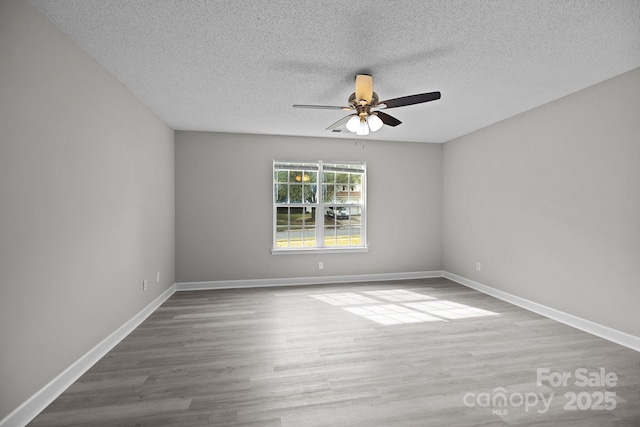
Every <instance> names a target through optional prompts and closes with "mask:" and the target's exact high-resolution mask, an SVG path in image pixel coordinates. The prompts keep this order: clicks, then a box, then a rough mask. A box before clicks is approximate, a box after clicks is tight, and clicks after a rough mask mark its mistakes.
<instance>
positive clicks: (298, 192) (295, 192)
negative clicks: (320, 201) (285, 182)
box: [289, 184, 302, 203]
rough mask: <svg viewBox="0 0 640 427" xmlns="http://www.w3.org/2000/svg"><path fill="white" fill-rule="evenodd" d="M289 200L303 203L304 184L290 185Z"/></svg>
mask: <svg viewBox="0 0 640 427" xmlns="http://www.w3.org/2000/svg"><path fill="white" fill-rule="evenodd" d="M289 202H290V203H302V184H291V185H290V186H289Z"/></svg>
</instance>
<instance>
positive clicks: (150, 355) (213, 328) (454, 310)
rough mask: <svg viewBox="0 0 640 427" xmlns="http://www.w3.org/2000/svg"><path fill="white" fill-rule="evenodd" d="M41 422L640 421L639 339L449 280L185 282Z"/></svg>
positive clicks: (297, 425) (301, 426) (295, 425)
mask: <svg viewBox="0 0 640 427" xmlns="http://www.w3.org/2000/svg"><path fill="white" fill-rule="evenodd" d="M380 291H393V292H380ZM407 322H408V323H407ZM545 369H546V371H545ZM539 374H540V375H541V376H542V377H541V378H540V380H541V381H540V382H538V376H539ZM567 374H568V375H570V377H567V381H565V383H566V384H562V382H561V381H558V382H555V380H557V379H559V378H561V377H562V375H564V376H565V377H566V376H567ZM613 375H615V376H616V379H615V380H614V379H613ZM549 378H550V379H549ZM587 380H588V382H586V381H587ZM603 382H606V384H603ZM583 383H584V384H583ZM614 407H615V408H614ZM30 425H31V426H34V427H35V426H47V427H52V426H65V427H69V426H292V427H305V426H362V427H365V426H366V427H371V426H385V427H387V426H394V427H395V426H447V427H454V426H580V427H585V426H598V427H602V426H640V353H638V352H635V351H633V350H630V349H628V348H625V347H622V346H619V345H617V344H613V343H611V342H609V341H606V340H603V339H600V338H597V337H595V336H592V335H590V334H587V333H585V332H582V331H579V330H576V329H573V328H571V327H569V326H566V325H563V324H561V323H558V322H555V321H553V320H550V319H547V318H545V317H542V316H539V315H537V314H534V313H531V312H528V311H526V310H524V309H521V308H518V307H515V306H513V305H510V304H508V303H505V302H503V301H500V300H497V299H494V298H492V297H489V296H486V295H484V294H481V293H479V292H477V291H474V290H472V289H469V288H466V287H464V286H461V285H459V284H456V283H454V282H451V281H449V280H447V279H422V280H406V281H393V282H373V283H355V284H340V285H330V286H327V285H323V286H300V287H280V288H259V289H255V288H254V289H237V290H216V291H198V292H178V293H176V294H175V295H173V296H172V297H171V298H170V299H169V300H168V301H167V302H166V303H165V304H164V305H162V306H161V307H160V308H159V309H158V310H157V311H156V312H155V313H154V314H153V315H151V316H150V317H149V318H148V319H147V320H146V321H145V322H144V323H143V324H142V325H141V326H140V327H139V328H137V329H136V330H135V331H134V332H133V333H131V334H130V335H129V336H128V337H127V338H126V339H125V340H124V341H122V342H121V343H120V344H119V345H118V346H117V347H116V348H114V349H113V350H112V351H111V352H110V353H109V354H108V355H107V356H105V357H104V358H103V359H102V360H101V361H100V362H98V363H97V364H96V365H95V366H94V367H92V368H91V369H90V370H89V371H88V372H87V373H86V374H85V375H84V376H82V378H80V380H79V381H77V382H76V383H75V384H73V385H72V386H71V387H70V388H69V389H68V390H67V391H66V392H65V393H63V394H62V395H61V396H60V397H59V398H58V399H57V400H55V401H54V402H53V403H52V404H51V405H50V406H49V407H48V408H47V409H46V410H45V411H44V412H43V413H41V414H40V415H39V416H38V417H37V418H36V419H35V420H34V421H33V422H32V423H31V424H30Z"/></svg>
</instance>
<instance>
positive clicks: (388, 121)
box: [375, 111, 402, 126]
mask: <svg viewBox="0 0 640 427" xmlns="http://www.w3.org/2000/svg"><path fill="white" fill-rule="evenodd" d="M375 114H376V115H377V116H378V117H380V120H382V123H384V124H385V125H388V126H398V125H399V124H400V123H402V122H401V121H400V120H398V119H396V118H395V117H393V116H390V115H388V114H387V113H383V112H382V111H376V112H375Z"/></svg>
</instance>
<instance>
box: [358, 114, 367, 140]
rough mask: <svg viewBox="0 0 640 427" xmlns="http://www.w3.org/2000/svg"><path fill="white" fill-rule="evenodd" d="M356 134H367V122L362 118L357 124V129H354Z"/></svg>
mask: <svg viewBox="0 0 640 427" xmlns="http://www.w3.org/2000/svg"><path fill="white" fill-rule="evenodd" d="M356 135H360V136H366V135H369V125H368V124H367V121H366V120H365V119H364V118H362V120H360V124H359V125H358V130H357V131H356Z"/></svg>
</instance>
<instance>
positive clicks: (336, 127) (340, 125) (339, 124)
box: [325, 114, 357, 132]
mask: <svg viewBox="0 0 640 427" xmlns="http://www.w3.org/2000/svg"><path fill="white" fill-rule="evenodd" d="M353 116H357V114H349V115H348V116H345V117H343V118H341V119H340V120H338V121H337V122H335V123H333V124H331V125H329V127H327V128H326V129H325V130H330V131H333V132H343V131H347V128H346V127H344V126H345V125H346V124H347V122H348V121H349V119H350V118H351V117H353ZM340 128H342V129H340Z"/></svg>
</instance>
